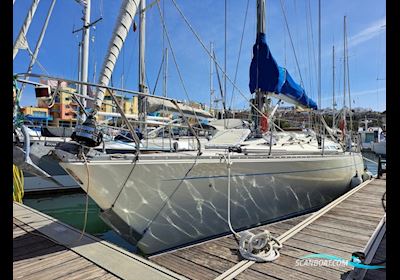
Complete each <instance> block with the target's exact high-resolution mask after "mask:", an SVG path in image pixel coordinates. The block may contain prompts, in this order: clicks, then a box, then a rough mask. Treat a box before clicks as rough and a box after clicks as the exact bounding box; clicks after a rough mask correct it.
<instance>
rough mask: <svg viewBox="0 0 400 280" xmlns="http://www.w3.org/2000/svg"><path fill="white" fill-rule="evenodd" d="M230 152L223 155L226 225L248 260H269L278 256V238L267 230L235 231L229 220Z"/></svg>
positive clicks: (280, 246) (279, 246)
mask: <svg viewBox="0 0 400 280" xmlns="http://www.w3.org/2000/svg"><path fill="white" fill-rule="evenodd" d="M230 155H231V152H230V151H229V150H228V156H226V155H223V157H224V159H225V161H226V163H227V169H228V170H227V171H228V211H227V212H228V225H229V229H230V231H231V232H232V233H233V234H234V236H235V238H238V239H239V252H240V255H241V256H242V257H243V258H244V259H246V260H249V261H254V262H271V261H274V260H276V259H277V258H279V256H280V254H279V249H281V248H282V244H281V242H280V241H279V240H277V239H276V238H275V237H273V236H272V234H271V233H270V232H269V231H268V230H264V231H263V232H260V233H257V234H254V233H252V232H250V231H248V230H246V231H244V232H241V233H237V232H236V231H235V230H234V229H233V226H232V221H231V178H232V177H231V167H232V164H233V162H232V161H231V156H230Z"/></svg>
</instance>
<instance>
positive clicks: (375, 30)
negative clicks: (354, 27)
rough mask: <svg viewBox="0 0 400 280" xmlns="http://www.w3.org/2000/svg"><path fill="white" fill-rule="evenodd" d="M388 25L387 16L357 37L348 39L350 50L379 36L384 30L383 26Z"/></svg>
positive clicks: (359, 33)
mask: <svg viewBox="0 0 400 280" xmlns="http://www.w3.org/2000/svg"><path fill="white" fill-rule="evenodd" d="M385 25H386V16H385V17H383V18H381V19H379V20H377V21H375V22H373V23H372V24H371V25H370V26H368V27H367V28H365V29H363V30H361V31H360V32H358V33H357V34H356V35H353V36H351V37H350V38H349V39H348V42H349V48H351V47H354V46H357V45H359V44H361V43H364V42H366V41H368V40H370V39H372V38H374V37H376V36H378V35H379V32H380V31H382V30H383V26H385Z"/></svg>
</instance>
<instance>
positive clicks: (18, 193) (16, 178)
mask: <svg viewBox="0 0 400 280" xmlns="http://www.w3.org/2000/svg"><path fill="white" fill-rule="evenodd" d="M23 197H24V173H23V172H22V170H21V169H19V168H18V166H16V165H15V164H13V200H14V201H16V202H19V203H22V198H23Z"/></svg>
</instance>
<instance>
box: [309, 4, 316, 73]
mask: <svg viewBox="0 0 400 280" xmlns="http://www.w3.org/2000/svg"><path fill="white" fill-rule="evenodd" d="M308 14H309V16H310V30H311V45H312V53H313V60H314V79H315V78H316V77H317V59H316V57H315V43H314V29H313V23H312V13H311V4H310V0H308Z"/></svg>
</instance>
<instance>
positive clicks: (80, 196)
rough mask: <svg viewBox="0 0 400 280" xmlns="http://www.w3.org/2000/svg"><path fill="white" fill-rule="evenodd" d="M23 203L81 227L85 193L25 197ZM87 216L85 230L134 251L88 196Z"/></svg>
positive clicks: (71, 224) (73, 225)
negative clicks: (108, 224) (100, 214)
mask: <svg viewBox="0 0 400 280" xmlns="http://www.w3.org/2000/svg"><path fill="white" fill-rule="evenodd" d="M23 203H24V204H25V205H27V206H29V207H31V208H33V209H36V210H38V211H40V212H43V213H45V214H47V215H49V216H51V217H54V218H56V219H58V220H60V221H61V222H63V223H65V224H68V225H70V226H72V227H74V228H77V229H80V230H82V229H83V226H84V218H85V207H86V194H85V193H74V194H61V195H54V194H53V195H47V196H40V197H26V198H24V199H23ZM88 205H89V206H88V218H87V223H86V230H85V232H87V233H89V234H91V235H94V236H96V237H98V238H100V239H103V240H107V241H109V242H111V243H113V244H115V245H117V246H119V247H121V248H123V249H125V250H128V251H130V252H136V247H135V246H134V245H132V244H130V243H128V242H127V241H125V240H124V239H122V238H121V237H120V236H119V235H118V234H117V233H116V232H115V231H113V230H112V229H111V228H110V227H109V226H107V225H106V224H105V223H104V222H103V220H101V218H100V217H99V213H100V208H99V207H98V206H97V205H96V203H95V202H94V201H93V200H92V199H90V198H89V204H88Z"/></svg>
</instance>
